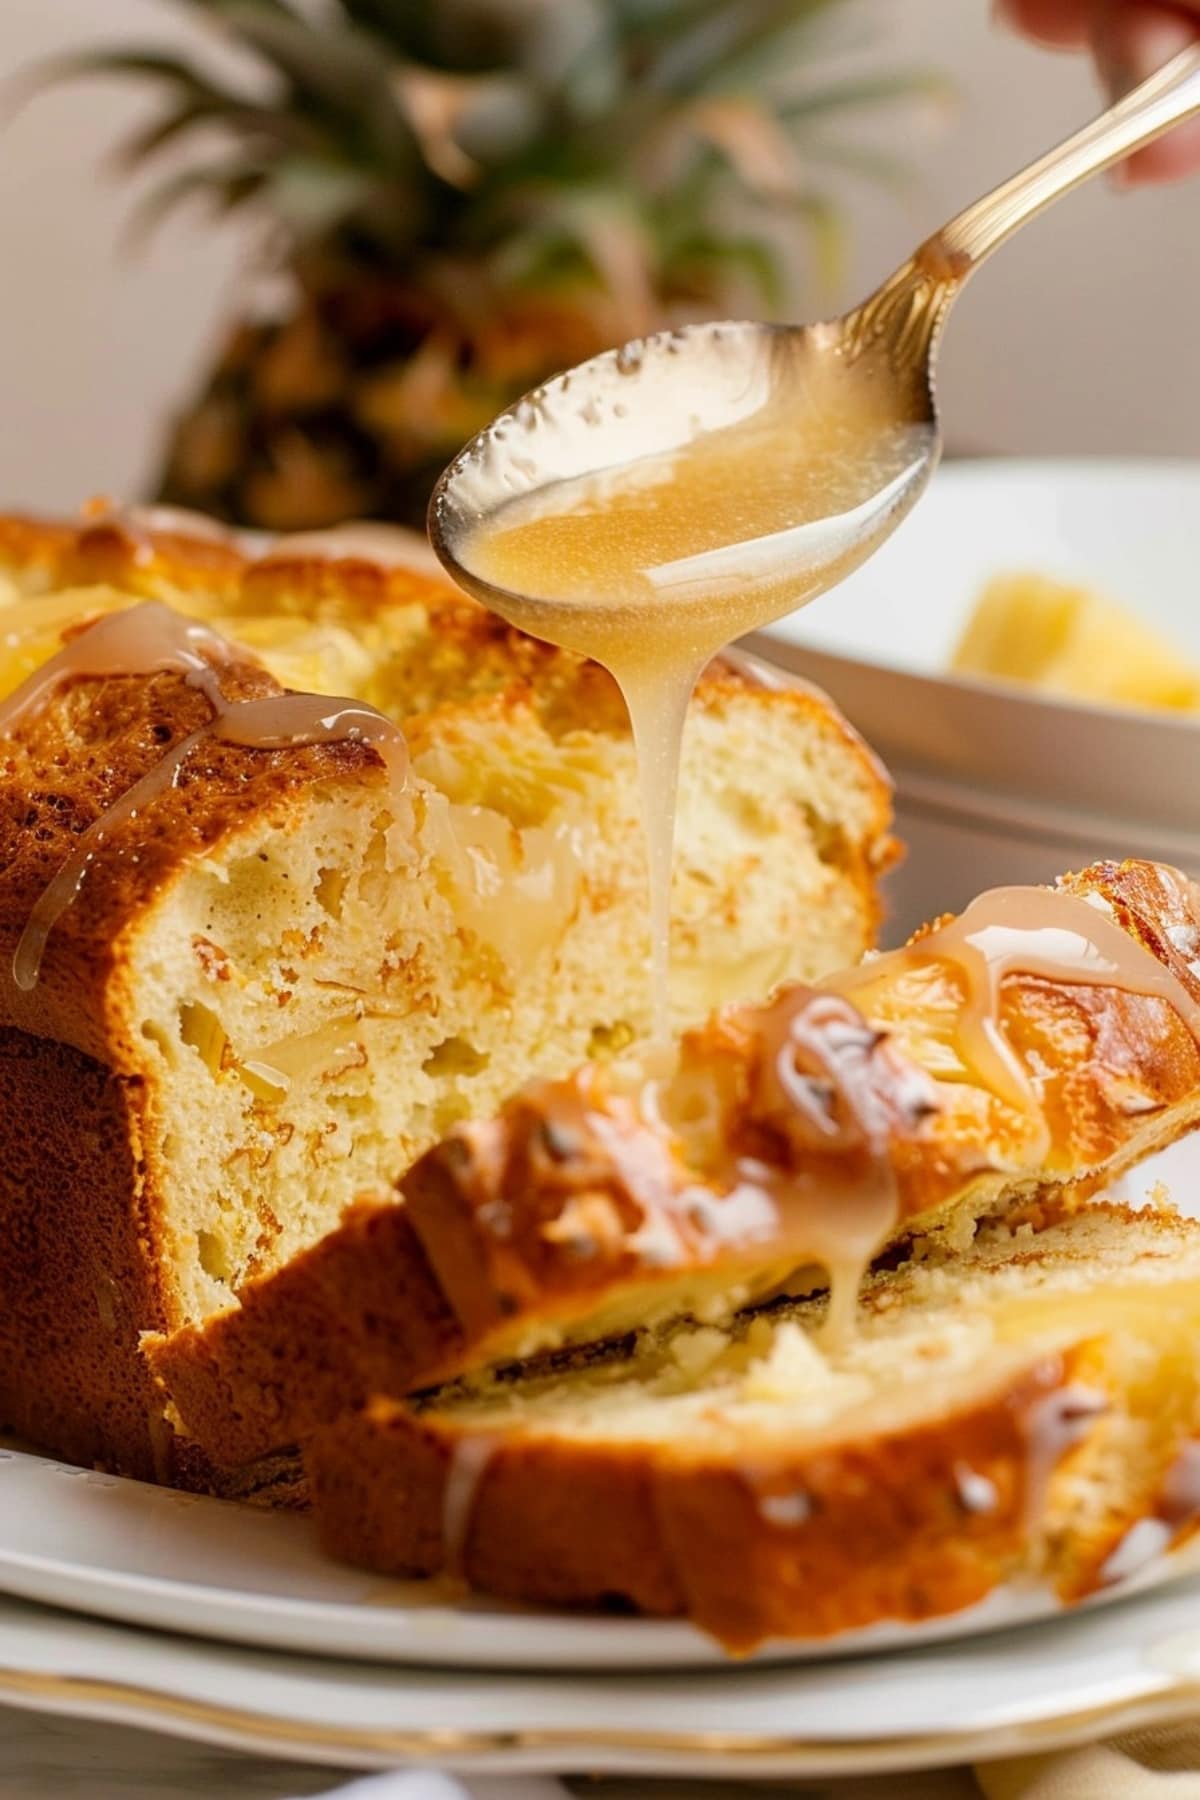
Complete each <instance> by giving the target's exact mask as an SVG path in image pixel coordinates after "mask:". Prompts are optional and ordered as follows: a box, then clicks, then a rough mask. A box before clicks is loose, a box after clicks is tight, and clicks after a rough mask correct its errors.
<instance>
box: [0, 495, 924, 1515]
mask: <svg viewBox="0 0 1200 1800" xmlns="http://www.w3.org/2000/svg"><path fill="white" fill-rule="evenodd" d="M415 554H416V558H417V561H416V563H414V560H413V553H412V552H410V551H409V550H408V549H407V547H404V546H402V548H401V549H400V550H399V551H397V549H396V545H395V541H394V539H393V538H391V537H389V535H388V534H386V533H382V534H381V533H379V532H378V531H363V532H359V533H357V534H350V535H346V534H336V533H335V534H331V535H329V536H327V537H324V538H322V539H319V540H311V539H308V540H295V541H293V542H291V543H289V542H288V541H286V540H284V541H282V542H281V543H280V544H278V545H276V546H275V547H274V548H273V549H270V548H268V549H267V550H266V551H265V552H264V551H262V550H261V549H260V550H259V551H258V552H257V553H254V552H253V551H252V550H251V549H250V548H248V547H247V546H245V545H243V544H242V543H240V542H239V541H238V540H236V539H234V538H233V537H231V536H228V535H226V534H223V533H219V532H216V531H214V530H213V529H212V528H211V527H208V526H207V525H206V524H205V522H204V521H196V520H193V519H191V518H187V517H178V516H172V515H170V514H163V513H158V514H149V515H141V516H136V515H134V516H121V515H117V516H108V517H103V516H102V517H100V518H97V519H95V520H93V521H92V522H91V523H89V524H86V525H84V526H82V527H79V526H68V525H61V526H59V525H46V524H41V523H35V522H30V521H25V520H21V519H10V520H7V521H0V630H2V635H0V1134H2V1138H3V1145H2V1147H3V1156H2V1157H0V1245H2V1250H3V1254H2V1255H0V1415H2V1419H3V1423H4V1424H5V1425H7V1426H9V1427H11V1428H14V1429H17V1430H19V1431H20V1432H22V1433H23V1434H25V1435H27V1436H28V1437H30V1438H31V1439H33V1440H34V1441H35V1442H38V1443H40V1444H42V1445H44V1446H46V1447H47V1448H49V1449H52V1450H54V1451H56V1452H58V1453H59V1454H61V1455H64V1456H66V1457H68V1458H71V1459H75V1460H78V1461H81V1462H85V1463H90V1462H99V1463H103V1464H105V1465H107V1466H109V1467H113V1468H117V1469H121V1470H123V1471H125V1472H127V1473H131V1474H136V1475H141V1476H151V1477H157V1478H158V1479H162V1480H172V1481H181V1482H188V1483H193V1484H202V1485H215V1486H218V1487H222V1486H226V1485H230V1483H231V1478H229V1477H227V1476H224V1475H221V1474H219V1473H218V1472H217V1471H216V1470H214V1469H213V1468H212V1467H211V1466H210V1465H209V1463H208V1461H207V1459H206V1458H205V1457H204V1456H203V1455H202V1454H200V1452H199V1451H198V1450H197V1447H196V1445H195V1443H194V1441H193V1440H191V1439H188V1438H184V1437H181V1436H179V1435H177V1434H176V1432H175V1431H174V1429H173V1428H172V1424H171V1422H170V1418H169V1416H168V1412H167V1408H166V1403H165V1401H164V1397H163V1395H162V1392H161V1390H160V1389H159V1387H158V1386H157V1384H156V1382H155V1380H154V1378H153V1376H152V1374H151V1371H150V1368H149V1366H148V1364H147V1361H146V1359H145V1357H144V1355H143V1353H142V1349H141V1340H142V1337H143V1334H145V1333H148V1332H149V1333H159V1334H170V1333H173V1332H176V1331H178V1330H180V1329H181V1328H184V1327H185V1326H188V1325H195V1324H198V1323H200V1322H201V1321H203V1320H205V1319H206V1318H208V1317H209V1316H210V1315H212V1314H215V1313H221V1312H223V1311H224V1310H225V1309H227V1308H228V1307H229V1306H230V1305H231V1304H232V1302H233V1301H234V1298H235V1295H236V1294H237V1292H238V1291H239V1290H241V1289H242V1288H243V1287H244V1286H245V1284H246V1283H247V1282H251V1281H253V1280H254V1279H255V1278H257V1277H261V1276H264V1275H268V1274H270V1273H271V1272H272V1271H274V1270H278V1269H281V1268H283V1267H284V1266H285V1265H287V1264H288V1263H289V1261H290V1260H291V1259H292V1258H293V1257H295V1256H296V1255H297V1254H298V1253H301V1252H303V1251H304V1250H305V1249H306V1248H307V1247H308V1246H310V1245H312V1244H313V1243H314V1242H316V1241H317V1240H318V1239H320V1238H321V1236H322V1235H323V1234H324V1233H327V1232H328V1231H329V1230H330V1229H331V1228H333V1227H335V1226H337V1224H338V1222H339V1220H340V1219H341V1218H342V1216H343V1213H344V1212H345V1209H346V1208H347V1207H348V1206H349V1205H351V1203H352V1202H359V1203H361V1202H363V1200H364V1198H365V1199H368V1200H369V1199H370V1198H371V1197H374V1198H375V1199H376V1200H382V1199H383V1198H384V1197H386V1196H387V1195H389V1194H390V1193H391V1191H392V1184H393V1183H394V1181H395V1180H396V1179H397V1178H398V1177H399V1176H400V1175H401V1174H402V1173H403V1172H404V1170H405V1169H406V1168H407V1167H408V1165H409V1164H410V1163H411V1162H412V1161H413V1159H414V1157H416V1156H417V1155H419V1154H420V1153H421V1152H422V1151H423V1150H425V1149H426V1148H428V1146H429V1145H431V1144H432V1143H433V1142H434V1141H435V1140H436V1139H437V1138H438V1137H440V1136H441V1135H443V1134H444V1133H445V1131H446V1130H447V1129H448V1128H449V1127H450V1126H451V1125H452V1124H453V1123H454V1122H455V1120H456V1119H459V1118H463V1117H474V1116H481V1115H484V1114H486V1113H487V1112H489V1111H490V1110H491V1109H493V1108H494V1107H495V1106H496V1105H497V1104H498V1103H499V1102H500V1101H501V1100H502V1099H503V1098H504V1097H505V1096H506V1095H507V1094H509V1093H511V1092H512V1091H513V1090H514V1089H515V1088H517V1087H519V1086H520V1084H521V1083H522V1082H523V1081H524V1080H526V1079H527V1078H528V1077H529V1076H531V1075H532V1074H534V1073H539V1074H543V1075H554V1074H558V1073H563V1072H565V1071H567V1070H569V1069H570V1068H572V1067H574V1066H576V1065H579V1064H581V1063H583V1062H585V1061H586V1060H587V1059H588V1058H589V1057H599V1058H602V1057H604V1056H605V1055H609V1054H611V1053H612V1052H613V1050H614V1049H616V1048H619V1047H620V1046H621V1045H622V1044H623V1043H624V1042H625V1041H626V1040H632V1039H635V1038H636V1037H638V1036H639V1035H641V1033H642V1032H643V1030H644V1027H645V1024H646V996H645V986H646V984H645V978H644V968H645V957H646V924H645V905H644V897H643V896H644V880H645V877H644V862H643V849H642V838H641V830H640V822H639V817H638V808H637V799H636V789H635V781H634V768H633V752H632V744H631V741H630V737H629V732H628V726H627V723H626V719H625V715H624V711H623V708H622V707H621V704H620V701H619V698H618V696H617V695H616V692H615V689H614V688H613V685H612V683H611V682H610V681H609V679H608V677H607V676H606V675H604V673H603V672H602V671H601V670H599V669H597V668H595V667H594V666H591V665H587V664H584V663H581V662H580V661H579V660H578V659H576V658H574V657H572V656H569V655H565V654H563V653H560V652H558V651H554V650H551V649H549V648H548V647H546V646H544V645H542V644H539V643H535V642H534V641H532V640H530V639H528V638H524V637H521V636H520V635H519V634H518V633H516V632H513V631H511V630H510V629H508V628H507V627H505V626H503V625H500V624H499V623H498V622H497V621H495V620H493V619H492V618H491V617H490V616H489V615H487V614H486V613H484V612H483V611H482V610H481V609H480V608H478V607H477V606H476V605H475V604H474V603H473V602H470V601H468V600H466V599H465V598H464V597H463V596H461V595H459V594H457V593H456V592H454V591H453V590H452V589H450V588H449V587H448V586H447V585H446V584H445V583H444V582H443V581H442V580H441V579H440V578H438V577H436V576H433V575H430V574H429V573H428V572H427V570H425V569H423V568H422V567H420V566H419V564H420V556H421V553H420V552H419V551H418V552H416V553H415ZM134 607H141V608H142V610H141V611H140V612H134V611H132V609H133V608H134ZM282 688H289V689H297V690H300V691H301V692H304V691H309V692H310V693H311V692H312V691H314V690H315V691H316V692H317V693H319V694H325V695H334V696H343V697H344V698H342V699H339V700H337V701H336V702H334V703H332V704H330V705H329V706H325V705H322V704H318V703H315V702H312V701H303V700H298V701H289V702H286V703H281V702H280V699H279V696H280V694H281V689H282ZM368 707H375V708H378V709H380V710H381V711H382V713H383V714H385V715H386V718H387V720H391V721H393V722H395V721H400V722H402V725H403V732H402V734H401V732H400V730H399V729H397V728H396V726H395V724H393V725H392V726H391V727H389V726H388V725H387V724H386V722H385V721H384V720H381V719H378V718H376V717H375V715H374V714H370V713H368V712H367V711H365V710H364V709H365V708H368ZM239 739H240V740H241V741H239ZM888 799H889V797H888V790H887V786H886V781H885V779H884V777H883V775H882V773H881V771H880V770H879V768H878V766H877V765H876V763H875V762H874V760H873V759H872V758H871V756H870V755H869V754H868V752H867V751H866V750H865V749H864V747H863V746H862V744H861V743H860V742H859V740H858V739H857V738H856V737H855V736H854V734H853V733H852V732H851V731H850V730H849V729H848V727H847V726H846V725H845V724H844V722H843V721H842V720H841V719H840V718H839V717H838V715H837V714H836V712H835V711H834V710H833V708H832V707H831V706H830V705H829V704H828V703H827V702H826V701H825V700H824V699H823V698H821V697H820V696H817V695H815V694H813V693H811V692H809V691H805V690H801V689H790V690H782V689H781V690H778V691H775V690H772V689H771V688H769V687H767V686H765V685H763V684H761V683H760V682H758V681H756V680H755V679H754V678H753V677H752V676H750V675H748V674H747V673H746V672H744V671H741V670H739V669H736V668H734V667H732V666H729V665H716V666H714V668H713V669H712V670H711V671H710V672H709V673H708V674H707V675H706V677H705V679H704V681H703V682H702V684H701V687H700V689H699V692H698V695H697V703H696V706H695V708H694V713H693V718H692V721H691V725H690V729H689V735H688V742H687V746H686V751H685V765H684V772H683V786H682V795H681V800H682V804H681V817H680V846H679V855H678V868H677V875H676V881H675V888H674V914H675V921H674V923H675V942H676V990H677V996H678V1005H679V1013H680V1022H681V1023H682V1022H687V1021H688V1020H695V1019H699V1018H701V1017H702V1016H703V1015H704V1013H705V1012H706V1011H707V1009H708V1008H709V1007H710V1006H711V1005H712V1004H714V1003H715V1002H718V1001H720V1000H722V999H730V998H734V997H737V996H739V995H742V994H746V993H753V992H761V991H766V990H767V989H768V988H769V987H770V986H771V985H772V983H774V982H775V981H777V980H779V979H781V978H783V977H788V976H800V977H813V976H815V975H817V974H818V973H820V972H822V971H823V970H825V969H828V968H831V967H834V966H836V965H838V964H840V963H843V962H846V961H852V960H854V959H855V958H857V957H858V956H859V955H861V953H862V951H863V950H864V949H865V948H866V947H867V945H868V944H869V943H870V941H871V939H872V936H873V933H874V929H875V924H876V920H877V916H878V900H877V893H876V876H877V874H878V871H879V870H880V869H881V868H882V867H884V866H885V865H886V863H887V862H888V860H889V859H890V857H891V855H892V854H893V849H892V842H891V838H890V836H889V829H888V827H889V804H888ZM232 1485H234V1486H236V1485H237V1482H236V1481H233V1482H232Z"/></svg>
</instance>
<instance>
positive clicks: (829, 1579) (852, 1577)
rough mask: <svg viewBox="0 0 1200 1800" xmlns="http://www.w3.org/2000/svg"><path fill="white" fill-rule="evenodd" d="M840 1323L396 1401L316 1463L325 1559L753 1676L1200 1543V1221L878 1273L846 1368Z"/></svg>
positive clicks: (998, 1227)
mask: <svg viewBox="0 0 1200 1800" xmlns="http://www.w3.org/2000/svg"><path fill="white" fill-rule="evenodd" d="M824 1306H825V1302H824V1301H823V1300H816V1299H814V1300H810V1301H806V1302H797V1301H783V1302H779V1303H777V1304H776V1305H775V1306H774V1307H772V1308H769V1309H767V1310H765V1311H760V1312H758V1313H756V1314H754V1315H751V1316H744V1317H742V1318H741V1319H740V1320H739V1321H738V1322H737V1325H736V1328H735V1330H734V1331H733V1332H732V1334H730V1333H726V1332H721V1331H718V1330H715V1329H714V1328H712V1327H710V1326H704V1325H695V1324H687V1325H682V1324H681V1325H679V1326H677V1327H675V1328H674V1329H672V1330H668V1331H665V1332H663V1333H661V1334H659V1335H657V1336H654V1335H650V1334H642V1335H641V1336H639V1337H638V1338H637V1339H636V1340H634V1341H632V1342H631V1343H629V1344H626V1345H624V1346H622V1347H620V1350H619V1352H618V1353H615V1354H612V1355H610V1356H609V1358H608V1359H606V1360H595V1359H592V1360H589V1359H588V1357H587V1356H586V1355H584V1354H583V1353H579V1352H577V1353H575V1356H574V1358H571V1357H569V1356H563V1355H560V1356H559V1357H558V1358H551V1359H550V1360H549V1361H548V1362H547V1363H545V1364H543V1365H542V1366H541V1367H536V1366H530V1365H526V1366H525V1367H523V1368H508V1369H502V1370H500V1371H498V1372H496V1373H495V1374H494V1375H493V1376H491V1377H490V1378H483V1377H480V1378H475V1379H473V1380H471V1381H464V1382H461V1383H459V1384H457V1385H456V1386H453V1387H449V1388H445V1389H442V1390H439V1391H436V1392H434V1393H432V1394H429V1395H426V1396H424V1397H422V1398H419V1399H416V1400H414V1401H412V1402H411V1403H409V1404H407V1405H406V1404H404V1403H402V1402H398V1401H396V1400H394V1399H388V1398H377V1399H374V1400H372V1401H371V1402H370V1403H369V1404H368V1405H367V1406H366V1407H364V1408H363V1409H361V1410H360V1411H358V1412H355V1413H353V1414H344V1415H342V1417H341V1418H340V1419H338V1420H337V1421H336V1422H335V1423H334V1424H333V1425H331V1426H330V1427H328V1428H327V1429H325V1430H324V1431H322V1432H320V1433H318V1434H317V1436H316V1437H315V1439H314V1440H313V1441H312V1443H311V1444H310V1445H309V1446H308V1450H307V1462H308V1468H309V1476H310V1482H311V1491H312V1497H313V1503H314V1507H315V1512H316V1519H317V1524H318V1527H319V1531H320V1535H321V1541H322V1543H323V1545H324V1547H325V1548H326V1550H328V1551H329V1552H330V1553H331V1554H332V1555H334V1556H336V1557H339V1558H341V1559H343V1560H346V1561H350V1562H354V1563H358V1564H361V1565H362V1566H364V1567H367V1568H370V1569H374V1570H378V1571H380V1572H383V1573H387V1574H393V1575H403V1576H411V1575H437V1574H450V1575H452V1576H456V1577H462V1578H465V1579H466V1581H468V1582H469V1583H471V1584H472V1585H473V1586H475V1587H477V1588H481V1589H484V1590H486V1591H488V1592H491V1593H494V1594H498V1595H502V1596H505V1597H507V1598H510V1599H515V1600H526V1601H533V1602H537V1603H543V1604H544V1603H551V1604H554V1605H573V1606H582V1607H593V1608H594V1607H610V1606H612V1605H614V1604H616V1605H618V1606H621V1607H626V1608H629V1607H632V1608H633V1609H635V1610H637V1611H639V1612H644V1613H650V1614H658V1615H668V1616H669V1615H685V1616H687V1617H689V1618H691V1619H693V1620H694V1621H695V1622H696V1623H697V1624H698V1625H700V1626H701V1627H703V1629H705V1630H706V1631H709V1632H711V1633H713V1634H714V1635H715V1636H716V1637H717V1638H719V1639H720V1640H721V1642H722V1643H723V1644H724V1645H725V1646H726V1647H727V1648H729V1649H730V1650H732V1651H735V1652H745V1651H748V1650H750V1649H753V1648H754V1647H755V1646H757V1645H758V1644H760V1643H763V1642H764V1641H767V1640H771V1639H787V1638H814V1637H818V1638H819V1637H826V1636H831V1635H833V1634H835V1633H837V1632H841V1631H846V1630H850V1629H853V1628H858V1627H863V1626H867V1625H871V1624H875V1623H877V1622H880V1621H883V1620H917V1619H926V1618H931V1617H934V1616H937V1615H939V1614H943V1613H950V1612H954V1611H957V1610H959V1609H961V1608H963V1607H967V1606H970V1605H972V1604H973V1603H975V1602H977V1601H979V1600H982V1599H983V1598H984V1597H985V1596H986V1595H987V1594H989V1593H990V1592H992V1591H993V1590H995V1589H996V1588H998V1587H1000V1586H1001V1585H1003V1584H1005V1583H1010V1582H1021V1583H1028V1582H1038V1583H1042V1584H1045V1585H1048V1586H1049V1587H1050V1588H1051V1589H1053V1590H1054V1591H1055V1592H1057V1593H1058V1594H1059V1595H1060V1596H1061V1598H1063V1599H1064V1600H1076V1599H1079V1598H1081V1597H1082V1596H1084V1595H1085V1594H1088V1593H1092V1592H1095V1591H1096V1590H1097V1589H1100V1588H1103V1587H1105V1586H1107V1585H1109V1584H1111V1583H1113V1582H1115V1581H1117V1580H1120V1579H1124V1578H1126V1577H1127V1576H1128V1575H1130V1574H1132V1573H1134V1572H1135V1571H1136V1570H1137V1569H1138V1568H1139V1567H1140V1566H1142V1565H1143V1564H1144V1563H1145V1562H1146V1561H1148V1560H1150V1558H1151V1557H1153V1556H1154V1555H1155V1554H1157V1553H1158V1552H1160V1551H1161V1550H1163V1549H1164V1548H1165V1547H1167V1546H1168V1545H1169V1544H1172V1543H1175V1542H1177V1541H1179V1540H1180V1539H1181V1538H1182V1537H1184V1536H1186V1535H1188V1534H1189V1533H1190V1532H1192V1531H1193V1530H1194V1529H1195V1527H1196V1524H1197V1520H1198V1519H1200V1442H1198V1441H1197V1440H1198V1437H1200V1349H1198V1348H1197V1344H1198V1341H1200V1340H1198V1338H1197V1327H1198V1326H1200V1226H1198V1225H1197V1224H1195V1223H1193V1222H1190V1221H1183V1220H1180V1219H1177V1218H1175V1217H1172V1216H1170V1215H1169V1214H1166V1213H1162V1212H1158V1213H1155V1212H1151V1213H1147V1214H1135V1213H1128V1212H1126V1211H1124V1210H1123V1209H1122V1208H1120V1207H1117V1206H1112V1205H1105V1204H1097V1205H1094V1206H1092V1207H1090V1208H1087V1209H1085V1210H1083V1211H1082V1212H1080V1213H1078V1214H1076V1215H1075V1216H1074V1217H1070V1218H1067V1219H1064V1220H1062V1221H1061V1222H1058V1223H1054V1224H1051V1225H1049V1226H1047V1227H1046V1228H1045V1229H1043V1230H1042V1231H1041V1232H1040V1233H1037V1234H1035V1233H1033V1232H1032V1230H1031V1229H1030V1227H1029V1226H1028V1225H1026V1226H1024V1227H1022V1228H1020V1229H1016V1230H1012V1229H1010V1228H1009V1227H1007V1226H1005V1225H1002V1224H993V1225H992V1226H990V1227H985V1228H984V1229H983V1230H982V1231H981V1232H980V1233H979V1235H978V1236H977V1237H976V1239H975V1241H974V1243H973V1244H972V1245H971V1246H970V1247H968V1248H964V1249H960V1250H957V1251H949V1250H946V1249H944V1248H943V1249H942V1250H941V1251H939V1250H938V1249H937V1248H936V1247H932V1248H930V1249H929V1253H928V1254H927V1255H926V1256H925V1258H924V1259H923V1260H919V1261H917V1260H914V1261H909V1262H907V1263H905V1264H904V1265H903V1266H902V1267H900V1268H898V1269H897V1270H895V1271H882V1272H878V1273H876V1274H875V1275H874V1276H873V1278H872V1279H871V1280H870V1282H869V1283H868V1285H867V1287H866V1289H865V1291H864V1294H863V1297H862V1303H861V1307H860V1312H859V1329H858V1331H857V1333H856V1334H855V1336H854V1337H853V1338H851V1339H850V1341H849V1342H847V1343H845V1344H843V1345H842V1346H841V1347H838V1348H834V1347H830V1346H829V1345H828V1343H824V1342H823V1341H822V1338H821V1330H820V1328H821V1323H822V1314H823V1310H824Z"/></svg>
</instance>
